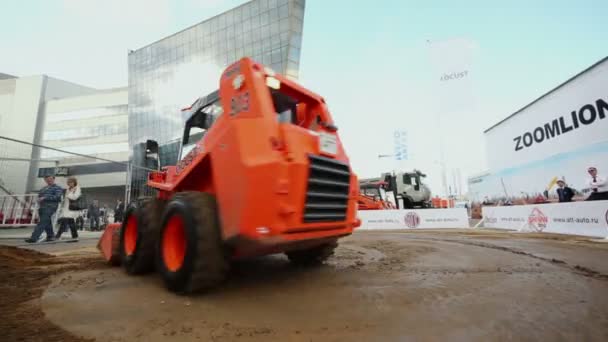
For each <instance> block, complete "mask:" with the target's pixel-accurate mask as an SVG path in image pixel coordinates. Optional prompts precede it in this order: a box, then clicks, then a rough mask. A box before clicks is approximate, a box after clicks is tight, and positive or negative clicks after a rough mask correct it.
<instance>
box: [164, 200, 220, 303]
mask: <svg viewBox="0 0 608 342" xmlns="http://www.w3.org/2000/svg"><path fill="white" fill-rule="evenodd" d="M157 251H158V254H157V264H158V265H157V268H158V271H159V273H160V274H161V277H162V278H163V281H164V282H165V285H166V286H167V288H168V289H169V290H171V291H173V292H178V293H192V292H197V291H201V290H208V289H211V288H213V287H215V286H217V285H218V284H220V283H221V282H222V281H223V280H224V278H225V276H226V274H227V272H228V258H227V256H226V252H225V249H224V245H223V242H222V235H221V230H220V225H219V220H218V218H217V205H216V202H215V198H214V197H213V196H212V195H210V194H207V193H201V192H182V193H178V194H176V195H175V196H174V197H173V199H171V200H170V201H169V203H168V204H167V208H166V209H165V212H164V214H163V219H162V228H161V233H160V241H159V246H158V248H157Z"/></svg>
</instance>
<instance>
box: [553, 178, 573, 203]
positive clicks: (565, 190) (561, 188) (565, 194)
mask: <svg viewBox="0 0 608 342" xmlns="http://www.w3.org/2000/svg"><path fill="white" fill-rule="evenodd" d="M557 186H558V188H557V197H559V201H560V202H572V197H574V190H572V189H571V188H569V187H568V186H566V182H564V181H563V180H558V181H557Z"/></svg>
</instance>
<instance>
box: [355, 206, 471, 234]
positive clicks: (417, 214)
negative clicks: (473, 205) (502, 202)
mask: <svg viewBox="0 0 608 342" xmlns="http://www.w3.org/2000/svg"><path fill="white" fill-rule="evenodd" d="M358 216H359V218H360V219H361V227H360V228H359V229H432V228H469V218H468V216H467V210H466V209H464V208H450V209H412V210H407V209H405V210H360V211H359V213H358Z"/></svg>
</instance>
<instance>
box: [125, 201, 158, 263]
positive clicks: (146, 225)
mask: <svg viewBox="0 0 608 342" xmlns="http://www.w3.org/2000/svg"><path fill="white" fill-rule="evenodd" d="M164 205H165V201H163V200H160V199H156V198H153V199H148V200H145V201H144V202H143V203H142V204H141V205H140V206H137V207H136V206H131V207H130V208H129V209H128V210H127V212H126V214H125V219H124V220H123V221H124V222H123V223H122V227H121V229H120V256H121V260H122V264H123V266H124V268H125V270H126V271H127V273H128V274H143V273H147V272H151V271H153V270H154V255H155V249H156V244H157V241H158V236H159V230H160V225H159V221H160V213H162V210H163V207H164Z"/></svg>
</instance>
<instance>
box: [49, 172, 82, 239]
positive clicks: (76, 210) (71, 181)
mask: <svg viewBox="0 0 608 342" xmlns="http://www.w3.org/2000/svg"><path fill="white" fill-rule="evenodd" d="M81 196H82V192H81V191H80V187H79V186H78V181H77V180H76V178H75V177H68V188H67V189H66V190H65V195H64V196H63V203H62V204H61V212H60V216H59V231H57V236H55V239H59V238H60V237H61V234H63V232H64V231H66V230H67V227H70V232H71V233H72V239H73V240H75V241H78V231H77V230H76V218H78V216H80V210H82V209H81V208H80V204H79V201H78V200H79V199H80V198H81Z"/></svg>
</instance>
